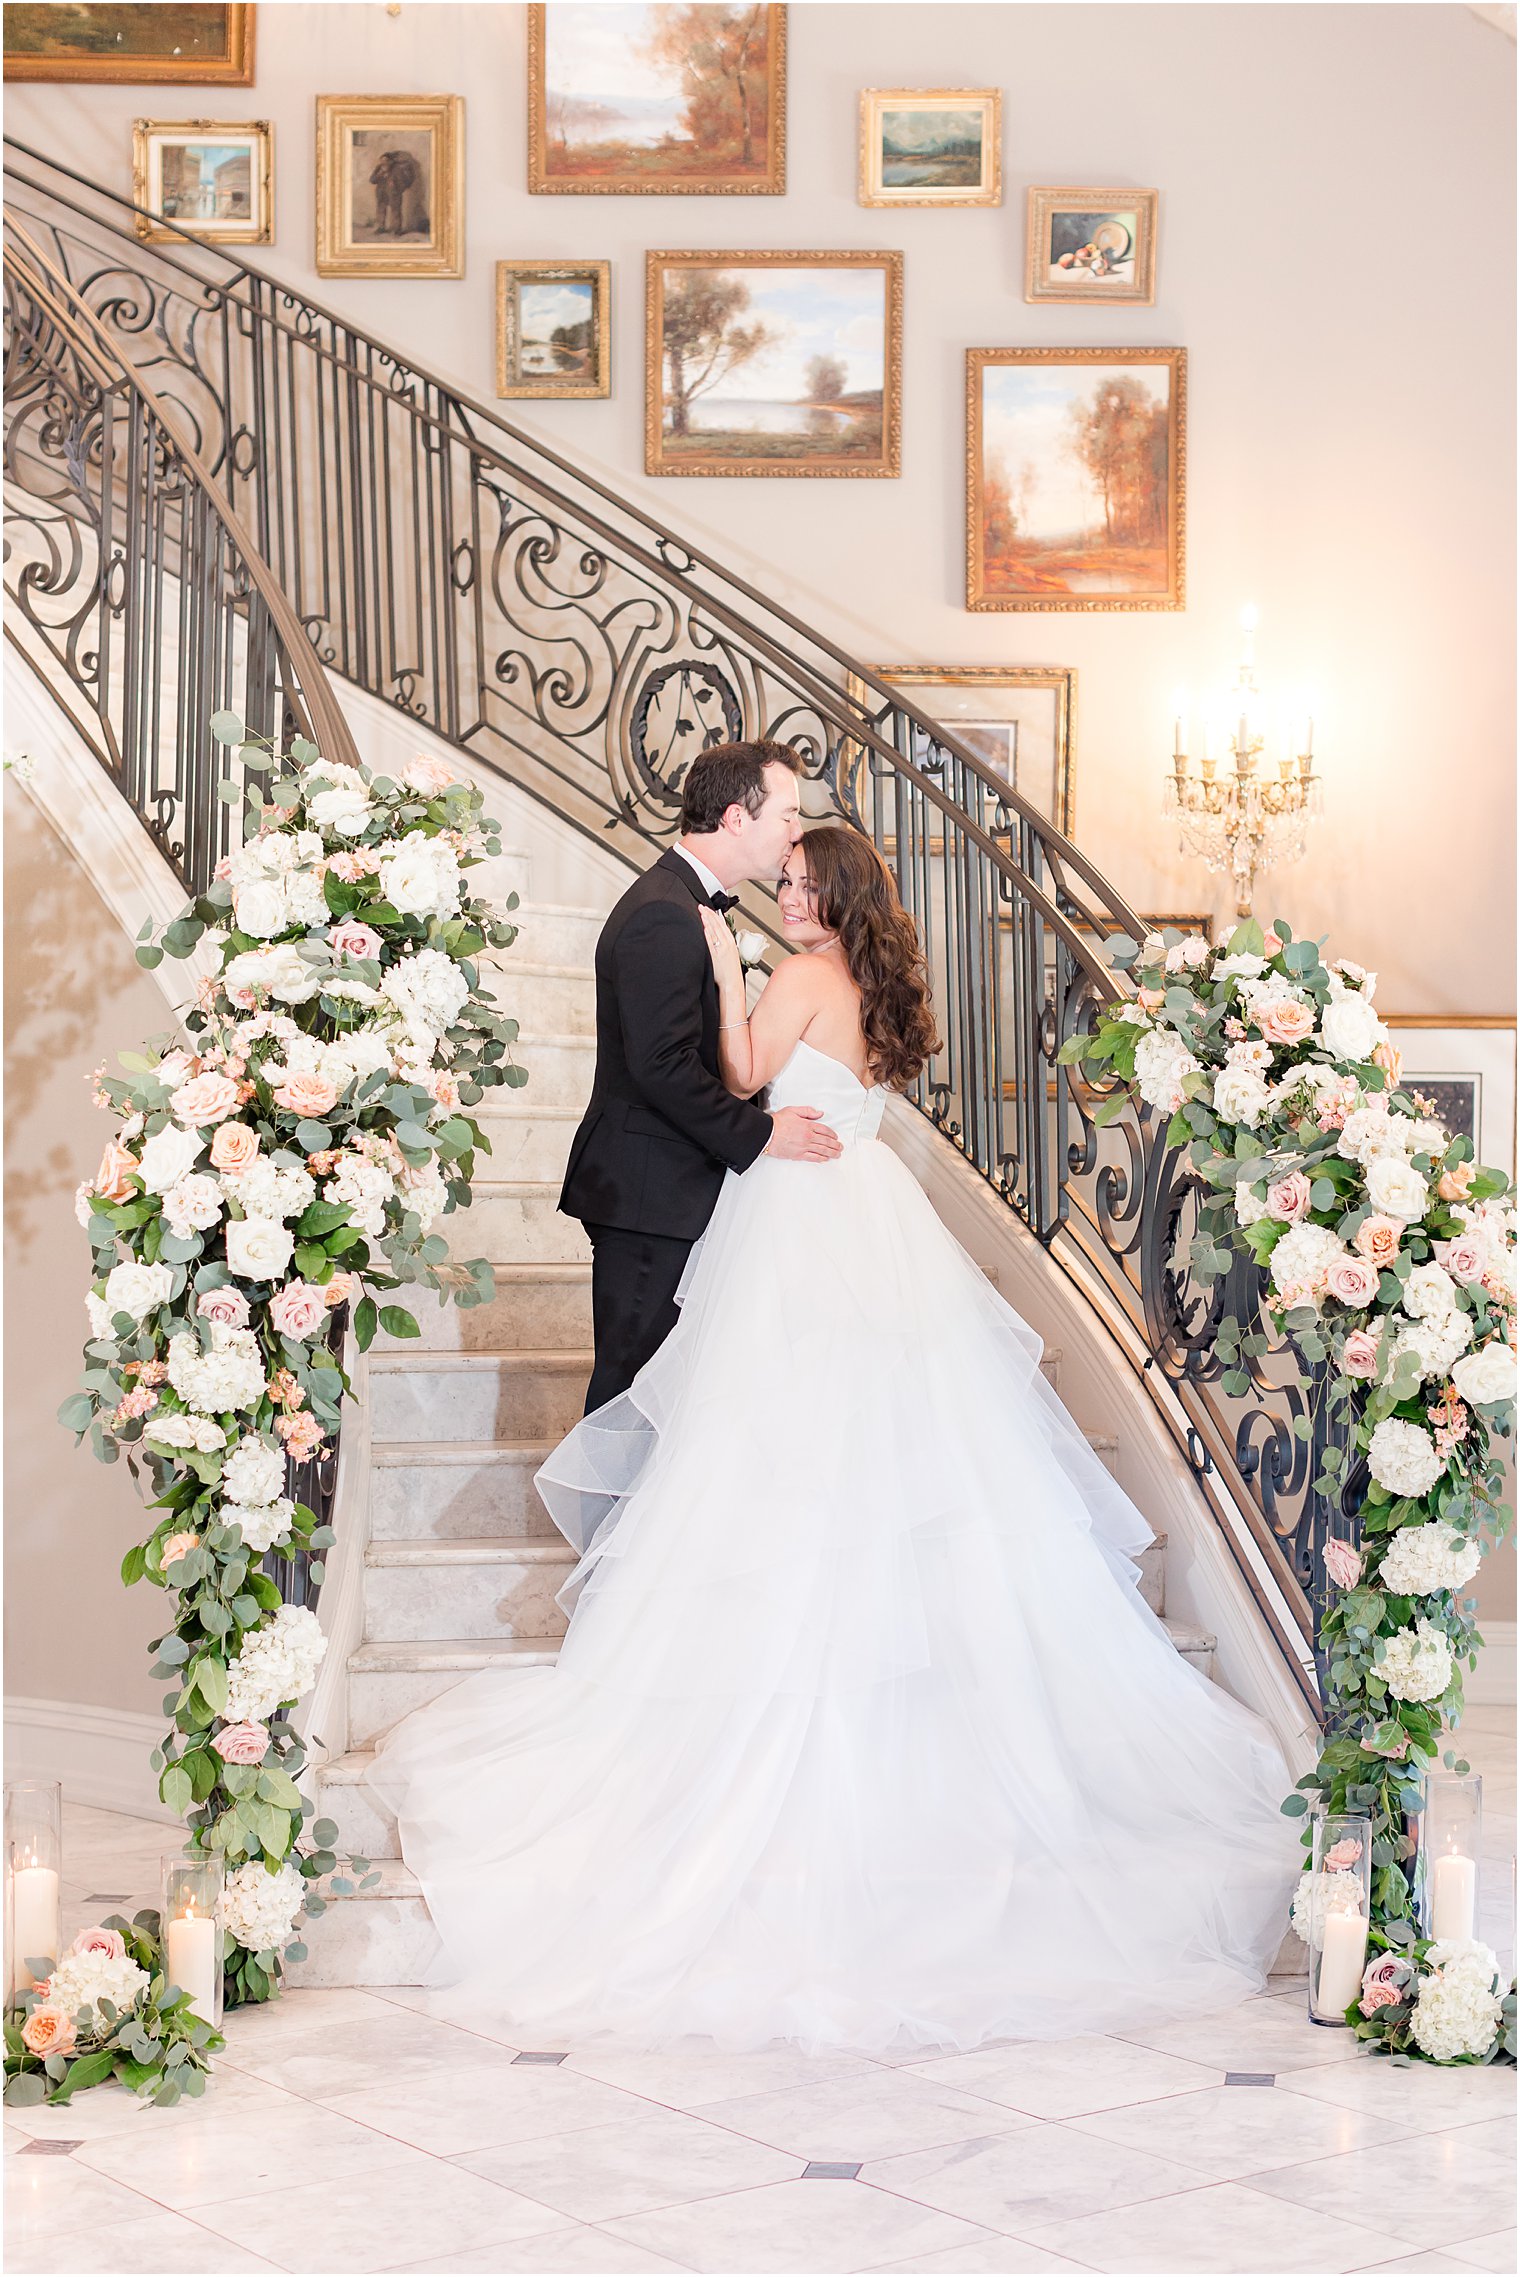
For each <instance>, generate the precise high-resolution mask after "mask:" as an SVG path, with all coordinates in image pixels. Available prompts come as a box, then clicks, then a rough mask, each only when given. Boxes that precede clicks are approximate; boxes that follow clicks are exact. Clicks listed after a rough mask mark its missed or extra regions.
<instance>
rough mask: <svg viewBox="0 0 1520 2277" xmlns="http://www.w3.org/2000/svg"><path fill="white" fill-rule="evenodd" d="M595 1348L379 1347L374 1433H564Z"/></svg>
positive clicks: (372, 1382)
mask: <svg viewBox="0 0 1520 2277" xmlns="http://www.w3.org/2000/svg"><path fill="white" fill-rule="evenodd" d="M590 1380H591V1352H590V1349H589V1347H587V1348H584V1349H572V1350H570V1351H566V1352H552V1351H545V1350H530V1351H522V1352H489V1351H488V1352H419V1351H417V1350H416V1348H415V1346H412V1347H411V1348H409V1349H404V1350H401V1351H392V1352H376V1353H372V1354H371V1355H370V1363H369V1411H370V1436H371V1438H372V1439H374V1440H388V1439H408V1440H416V1439H469V1440H480V1439H561V1438H563V1437H564V1435H565V1433H566V1432H567V1431H568V1430H569V1428H570V1426H571V1424H572V1423H574V1422H576V1421H577V1419H578V1418H579V1416H580V1415H581V1413H582V1410H583V1409H584V1407H585V1403H586V1386H587V1384H588V1383H589V1382H590Z"/></svg>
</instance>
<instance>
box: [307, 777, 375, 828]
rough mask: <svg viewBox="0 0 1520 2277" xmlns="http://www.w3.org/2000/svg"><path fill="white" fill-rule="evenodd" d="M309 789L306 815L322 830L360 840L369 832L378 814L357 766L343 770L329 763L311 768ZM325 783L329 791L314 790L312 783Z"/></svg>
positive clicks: (367, 786) (308, 782)
mask: <svg viewBox="0 0 1520 2277" xmlns="http://www.w3.org/2000/svg"><path fill="white" fill-rule="evenodd" d="M303 780H304V782H305V784H306V785H307V786H308V789H307V795H306V812H307V816H308V818H309V820H311V821H312V822H314V823H315V824H316V826H317V828H318V829H319V830H330V831H333V832H334V833H335V834H336V835H337V836H338V837H339V838H357V837H359V836H360V835H361V834H362V832H363V831H365V830H366V829H367V828H368V826H369V822H370V818H371V816H372V815H373V813H374V805H373V802H372V801H371V799H370V795H369V785H368V784H367V783H366V782H365V780H364V777H363V776H362V775H361V774H360V772H359V770H358V768H357V767H340V766H337V765H335V764H333V765H330V764H328V763H327V762H326V761H323V762H322V763H321V764H319V765H318V766H315V767H309V768H308V769H307V771H306V775H305V777H304V778H303ZM318 782H320V783H325V784H326V785H327V786H328V787H327V788H326V789H325V790H319V791H313V790H311V789H310V788H309V786H310V785H311V784H312V783H318Z"/></svg>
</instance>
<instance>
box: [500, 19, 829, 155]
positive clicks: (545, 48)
mask: <svg viewBox="0 0 1520 2277" xmlns="http://www.w3.org/2000/svg"><path fill="white" fill-rule="evenodd" d="M549 5H550V6H553V7H554V8H555V12H556V14H557V15H559V16H560V18H561V21H562V22H563V20H564V19H565V18H568V17H569V16H572V15H574V14H575V13H576V10H575V6H574V0H568V4H567V0H549ZM682 13H683V11H681V10H678V9H675V8H667V7H660V6H651V7H646V6H641V5H633V4H631V0H623V5H622V6H621V7H620V8H619V10H618V11H617V17H618V19H620V20H621V21H622V22H623V23H625V24H626V26H627V29H628V33H629V36H630V38H632V37H633V36H634V35H636V34H637V33H638V32H640V31H645V32H647V33H649V34H651V36H653V35H654V34H655V33H656V32H657V30H658V27H657V26H656V25H651V23H650V19H652V18H655V17H659V16H669V17H671V18H676V17H678V16H679V15H680V14H682ZM598 14H599V15H600V16H601V17H602V18H603V19H604V20H603V22H602V24H601V26H600V31H601V35H602V41H603V43H605V40H606V37H607V34H608V32H609V30H610V28H611V22H612V20H613V12H612V11H611V10H610V9H607V8H603V9H601V10H599V11H598ZM722 14H723V16H724V17H725V18H732V19H733V20H734V33H735V38H734V39H731V40H730V41H729V42H728V44H727V46H726V47H724V48H722V51H721V59H722V60H726V61H727V66H728V67H727V68H726V69H721V68H720V69H719V70H718V72H717V74H716V76H717V78H718V80H719V81H720V82H722V86H721V90H720V91H721V93H722V95H723V96H724V98H725V99H726V102H727V104H728V107H729V108H730V109H732V108H733V106H734V105H735V104H737V105H738V106H739V110H740V121H739V124H738V128H737V131H738V133H739V134H740V135H741V137H742V142H741V148H740V150H739V152H738V154H737V155H736V156H731V157H730V158H729V159H728V160H727V162H726V163H724V162H723V161H721V160H719V159H715V158H713V157H711V156H706V157H704V154H703V151H702V148H701V146H700V145H699V144H698V143H697V141H696V139H695V137H694V136H693V135H691V134H690V133H687V134H686V135H685V137H684V147H683V140H682V137H681V135H680V134H679V132H672V127H673V126H678V125H679V122H678V120H677V119H674V118H672V119H671V120H668V121H667V123H666V125H665V128H664V131H663V133H661V134H659V135H658V137H653V138H652V134H651V125H650V119H649V117H648V116H647V115H646V117H645V118H644V119H642V120H640V119H638V118H636V117H633V116H630V118H629V121H628V123H629V124H630V125H631V126H634V127H635V128H636V129H637V130H638V131H637V132H636V134H635V135H634V136H633V137H629V136H627V135H625V136H624V137H623V138H622V139H621V140H603V141H602V142H601V143H599V144H595V145H592V144H590V143H589V142H588V143H587V144H586V145H585V146H583V147H582V148H581V149H580V150H579V151H576V150H575V148H574V147H573V145H572V141H571V135H570V129H571V128H572V127H573V126H574V125H575V123H576V116H577V111H579V114H580V119H581V122H582V123H583V124H586V125H588V126H591V125H598V126H605V125H607V124H615V123H616V118H617V111H616V106H617V104H618V101H619V98H620V96H621V95H622V93H623V90H624V87H625V85H626V82H627V77H628V74H627V73H625V72H620V71H619V69H618V65H617V58H616V56H615V55H613V56H604V57H603V58H602V59H600V60H599V61H598V60H596V59H594V58H593V57H591V56H583V57H582V58H579V59H572V58H567V59H565V65H564V67H565V70H566V78H567V84H566V85H564V86H562V87H561V86H555V87H551V86H550V84H549V82H550V77H551V71H552V67H553V64H554V60H555V59H554V57H553V56H552V54H551V49H552V46H553V35H554V31H555V26H553V25H551V24H550V23H549V22H548V20H547V15H546V8H545V5H544V0H529V6H528V188H529V191H530V192H531V193H532V194H533V195H534V196H535V197H567V196H568V197H577V196H579V197H640V198H656V197H664V198H668V197H719V198H733V197H771V198H779V197H781V196H782V195H783V194H784V193H785V190H786V97H787V86H786V37H787V26H786V8H785V6H784V5H781V4H780V0H745V4H744V5H733V6H724V7H723V9H722ZM751 20H753V29H755V30H759V31H760V32H761V33H762V34H763V37H762V39H761V41H760V42H759V44H758V48H755V47H753V46H752V45H751V29H752V23H751ZM639 60H641V61H643V62H644V63H645V64H646V65H647V64H648V61H649V53H648V46H647V44H646V47H645V49H644V50H642V51H641V53H640V57H639ZM577 61H579V65H580V84H579V85H576V84H575V83H573V82H574V74H575V69H576V62H577ZM667 61H668V70H667V77H668V81H669V89H668V98H667V101H666V104H665V108H666V109H667V110H668V111H670V112H672V113H675V112H676V111H677V109H678V104H679V101H680V99H681V98H682V97H683V96H684V97H685V98H686V99H688V100H689V99H691V96H692V89H691V88H690V86H689V85H688V84H687V75H686V73H685V71H684V70H683V68H682V64H681V61H680V59H678V58H677V57H676V56H674V55H672V56H670V57H669V58H668V59H667ZM699 91H700V90H699ZM759 92H763V100H764V114H763V117H762V118H761V119H759V120H758V121H757V120H756V118H755V115H754V103H755V99H756V95H757V93H759ZM647 109H648V106H647V105H646V112H647ZM556 145H558V147H556ZM745 146H747V153H748V154H747V155H746V150H745Z"/></svg>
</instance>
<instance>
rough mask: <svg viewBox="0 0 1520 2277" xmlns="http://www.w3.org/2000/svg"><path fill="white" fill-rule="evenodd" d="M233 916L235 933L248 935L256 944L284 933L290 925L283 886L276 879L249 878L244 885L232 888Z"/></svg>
mask: <svg viewBox="0 0 1520 2277" xmlns="http://www.w3.org/2000/svg"><path fill="white" fill-rule="evenodd" d="M232 915H233V920H234V922H235V923H236V925H237V929H238V931H239V932H240V933H251V934H252V935H253V937H254V939H255V940H258V941H267V940H268V939H269V938H270V936H271V934H274V933H283V932H284V930H285V928H286V926H287V925H288V924H289V923H290V910H289V907H288V905H287V903H286V899H285V888H284V886H283V885H282V884H281V883H280V880H279V879H278V878H250V879H249V881H248V883H247V884H246V885H240V886H234V887H233V889H232Z"/></svg>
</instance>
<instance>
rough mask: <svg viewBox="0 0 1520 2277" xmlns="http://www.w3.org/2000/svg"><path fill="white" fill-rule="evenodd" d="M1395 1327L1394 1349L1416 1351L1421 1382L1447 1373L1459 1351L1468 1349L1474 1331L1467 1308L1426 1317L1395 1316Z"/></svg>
mask: <svg viewBox="0 0 1520 2277" xmlns="http://www.w3.org/2000/svg"><path fill="white" fill-rule="evenodd" d="M1396 1328H1397V1333H1396V1335H1395V1337H1394V1345H1393V1349H1394V1352H1395V1354H1397V1353H1400V1352H1412V1353H1413V1354H1414V1355H1415V1358H1416V1359H1417V1360H1418V1361H1419V1364H1420V1380H1421V1382H1422V1383H1423V1382H1424V1381H1425V1379H1426V1378H1427V1377H1429V1376H1444V1375H1447V1374H1448V1373H1449V1372H1450V1370H1451V1366H1452V1363H1453V1361H1454V1360H1455V1359H1456V1358H1457V1356H1458V1354H1459V1353H1462V1352H1465V1351H1466V1350H1467V1347H1468V1345H1469V1344H1470V1343H1471V1342H1472V1335H1473V1322H1472V1314H1471V1313H1467V1312H1445V1313H1434V1314H1432V1315H1431V1316H1430V1317H1429V1318H1428V1319H1425V1320H1403V1319H1398V1318H1397V1316H1396Z"/></svg>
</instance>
